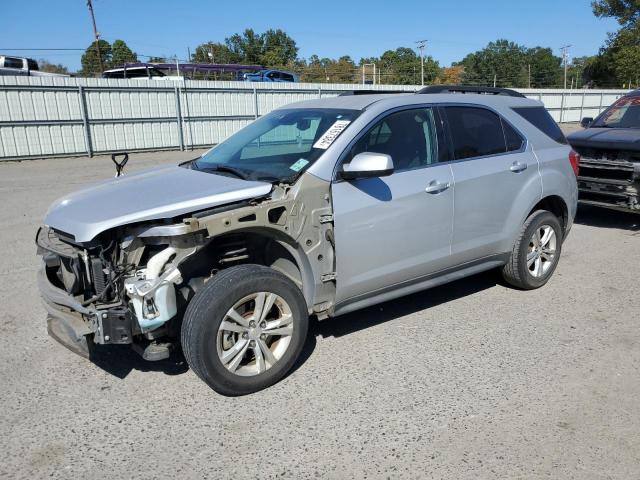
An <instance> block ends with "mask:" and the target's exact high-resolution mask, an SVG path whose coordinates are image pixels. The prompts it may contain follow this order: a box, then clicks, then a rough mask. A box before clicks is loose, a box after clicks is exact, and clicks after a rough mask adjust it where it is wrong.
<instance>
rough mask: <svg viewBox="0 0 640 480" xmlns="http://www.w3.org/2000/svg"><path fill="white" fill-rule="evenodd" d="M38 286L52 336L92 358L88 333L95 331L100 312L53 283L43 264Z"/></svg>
mask: <svg viewBox="0 0 640 480" xmlns="http://www.w3.org/2000/svg"><path fill="white" fill-rule="evenodd" d="M38 289H39V290H40V295H41V297H42V300H43V304H44V308H45V309H46V311H47V332H48V333H49V335H50V336H51V337H53V338H54V339H55V340H57V341H58V342H60V343H61V344H62V345H63V346H65V347H67V348H68V349H69V350H71V351H72V352H74V353H77V354H78V355H81V356H83V357H85V358H89V355H90V349H91V346H92V344H93V342H91V341H90V340H89V341H88V340H87V335H90V334H92V333H95V331H96V328H97V312H95V311H94V310H92V309H90V308H87V307H83V306H82V304H81V303H80V302H78V301H77V300H76V299H75V298H74V297H73V296H71V295H69V294H68V293H67V292H65V291H64V290H62V289H60V288H58V287H56V286H55V285H53V284H52V283H51V282H50V281H49V279H48V278H47V274H46V271H45V268H44V267H42V268H41V269H40V271H39V272H38Z"/></svg>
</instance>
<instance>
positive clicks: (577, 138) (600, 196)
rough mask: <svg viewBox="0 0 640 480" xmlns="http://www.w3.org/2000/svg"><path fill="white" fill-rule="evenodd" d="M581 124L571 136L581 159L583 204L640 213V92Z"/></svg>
mask: <svg viewBox="0 0 640 480" xmlns="http://www.w3.org/2000/svg"><path fill="white" fill-rule="evenodd" d="M581 123H582V126H583V127H585V130H582V131H580V132H576V133H573V134H572V135H569V137H568V140H569V143H570V144H571V146H572V147H573V148H574V150H575V151H576V152H578V153H579V154H580V156H581V158H580V175H579V177H578V188H579V192H580V197H579V200H580V202H581V203H587V204H591V205H597V206H602V207H608V208H614V209H617V210H624V211H633V212H638V213H640V90H635V91H634V92H631V93H629V94H628V95H625V96H624V97H622V98H620V99H619V100H617V101H616V102H615V103H614V104H613V105H611V106H610V107H609V108H607V109H606V110H605V111H604V112H602V113H601V114H600V115H599V116H598V117H597V118H596V119H595V120H594V119H592V118H584V119H582V122H581Z"/></svg>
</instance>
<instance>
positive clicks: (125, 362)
mask: <svg viewBox="0 0 640 480" xmlns="http://www.w3.org/2000/svg"><path fill="white" fill-rule="evenodd" d="M498 284H499V276H498V275H497V274H496V272H495V271H489V272H485V273H481V274H478V275H475V276H473V277H469V278H465V279H462V280H458V281H456V282H453V283H450V284H447V285H442V286H440V287H436V288H432V289H430V290H426V291H424V292H419V293H415V294H413V295H409V296H406V297H402V298H399V299H397V300H392V301H389V302H385V303H382V304H380V305H375V306H373V307H369V308H365V309H364V310H359V311H357V312H353V313H348V314H346V315H342V316H340V317H337V318H333V319H328V320H325V321H322V322H319V321H317V320H316V319H315V318H314V317H311V318H310V319H309V334H308V335H307V340H306V342H305V345H304V347H303V349H302V353H301V354H300V357H299V358H298V360H297V362H296V363H295V365H294V366H293V368H292V369H291V370H290V371H289V372H288V373H287V375H286V376H285V378H286V377H288V376H289V375H291V374H292V373H293V372H295V371H296V370H298V369H299V368H300V367H301V366H302V365H304V363H305V362H306V361H307V360H308V359H309V357H310V356H311V355H312V354H313V351H314V350H315V348H316V338H317V337H318V336H322V337H323V338H326V337H342V336H344V335H349V334H351V333H355V332H357V331H360V330H364V329H366V328H370V327H373V326H375V325H378V324H381V323H384V322H388V321H391V320H394V319H396V318H399V317H403V316H405V315H409V314H411V313H415V312H419V311H421V310H424V309H427V308H431V307H434V306H436V305H440V304H442V303H447V302H450V301H455V300H457V299H458V298H462V297H466V296H467V295H472V294H474V293H478V292H481V291H483V290H486V289H489V288H492V287H494V286H496V285H498ZM91 361H92V362H93V363H95V364H96V365H97V366H98V367H100V368H101V369H103V370H104V371H106V372H107V373H110V374H111V375H114V376H116V377H118V378H125V377H126V376H127V375H128V374H129V373H130V372H131V371H132V370H139V371H142V372H152V371H153V372H163V373H164V374H166V375H180V374H182V373H185V372H186V371H187V370H188V369H189V366H188V365H187V362H186V360H185V359H184V356H183V355H182V352H180V351H177V352H173V353H172V354H171V357H170V358H168V359H167V360H162V361H159V362H148V361H146V360H143V359H142V357H140V355H138V354H137V353H136V352H134V351H133V350H132V349H131V347H129V346H127V345H109V346H108V347H99V346H97V347H95V348H94V349H93V350H92V352H91Z"/></svg>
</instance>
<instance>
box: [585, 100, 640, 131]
mask: <svg viewBox="0 0 640 480" xmlns="http://www.w3.org/2000/svg"><path fill="white" fill-rule="evenodd" d="M591 126H592V127H604V128H640V97H622V98H621V99H620V100H618V101H617V102H616V103H614V104H613V105H612V106H611V107H609V109H608V110H606V111H605V112H604V113H603V114H602V115H601V116H600V117H598V118H597V119H596V121H595V122H593V124H592V125H591Z"/></svg>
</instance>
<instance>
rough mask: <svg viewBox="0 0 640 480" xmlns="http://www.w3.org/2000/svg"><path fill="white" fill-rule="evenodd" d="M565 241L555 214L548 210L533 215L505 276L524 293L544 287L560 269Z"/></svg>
mask: <svg viewBox="0 0 640 480" xmlns="http://www.w3.org/2000/svg"><path fill="white" fill-rule="evenodd" d="M562 240H563V238H562V227H561V225H560V221H559V220H558V218H557V217H556V216H555V215H554V214H553V213H551V212H549V211H547V210H538V211H536V212H534V213H532V214H531V215H530V216H529V218H527V220H526V221H525V223H524V225H523V226H522V231H521V232H520V236H519V237H518V239H517V240H516V243H515V245H514V246H513V251H512V252H511V258H510V259H509V262H508V263H507V264H506V265H505V266H504V268H503V269H502V276H503V277H504V279H505V280H506V281H507V282H508V283H510V284H511V285H513V286H514V287H517V288H522V289H524V290H532V289H534V288H539V287H542V286H543V285H544V284H546V283H547V282H548V281H549V279H550V278H551V275H553V272H554V271H555V269H556V266H557V265H558V260H559V259H560V253H561V251H562Z"/></svg>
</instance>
